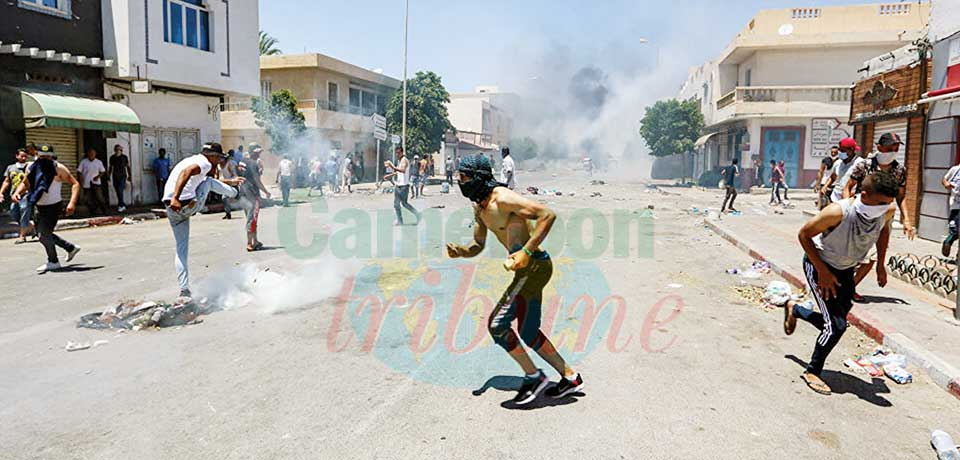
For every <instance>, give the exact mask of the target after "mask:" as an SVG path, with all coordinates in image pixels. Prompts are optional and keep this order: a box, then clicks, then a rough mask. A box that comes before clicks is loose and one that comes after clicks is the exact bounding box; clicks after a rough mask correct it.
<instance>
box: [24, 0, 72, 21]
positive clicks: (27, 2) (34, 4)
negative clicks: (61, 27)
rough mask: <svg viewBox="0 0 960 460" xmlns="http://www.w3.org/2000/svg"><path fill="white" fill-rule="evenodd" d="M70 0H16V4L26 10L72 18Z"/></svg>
mask: <svg viewBox="0 0 960 460" xmlns="http://www.w3.org/2000/svg"><path fill="white" fill-rule="evenodd" d="M71 3H72V0H17V6H19V7H20V8H23V9H27V10H33V11H37V12H40V13H46V14H49V15H52V16H59V17H61V18H64V19H73V9H72V8H71Z"/></svg>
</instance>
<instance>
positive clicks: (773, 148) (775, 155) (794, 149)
mask: <svg viewBox="0 0 960 460" xmlns="http://www.w3.org/2000/svg"><path fill="white" fill-rule="evenodd" d="M801 142H803V134H802V131H801V130H800V128H766V129H765V130H764V131H763V165H764V166H765V168H764V169H767V170H769V169H770V160H774V161H776V162H777V163H780V160H783V167H784V170H785V171H784V172H785V173H786V176H787V185H788V186H790V187H791V188H794V187H796V186H797V174H799V172H800V143H801ZM764 176H765V177H766V183H767V184H769V183H770V171H766V173H765V174H764Z"/></svg>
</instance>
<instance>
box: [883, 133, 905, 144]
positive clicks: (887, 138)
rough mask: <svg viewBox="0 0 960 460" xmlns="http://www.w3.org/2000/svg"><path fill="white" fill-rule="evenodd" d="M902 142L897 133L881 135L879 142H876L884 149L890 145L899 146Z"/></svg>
mask: <svg viewBox="0 0 960 460" xmlns="http://www.w3.org/2000/svg"><path fill="white" fill-rule="evenodd" d="M902 143H903V142H902V141H901V140H900V136H899V135H897V133H883V135H882V136H880V140H878V141H877V144H879V145H882V146H884V147H889V146H891V145H900V144H902Z"/></svg>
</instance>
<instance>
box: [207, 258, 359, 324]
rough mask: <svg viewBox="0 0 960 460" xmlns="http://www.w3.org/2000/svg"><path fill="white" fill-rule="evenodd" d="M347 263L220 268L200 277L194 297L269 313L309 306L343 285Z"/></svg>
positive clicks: (228, 306) (327, 296) (248, 264)
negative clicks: (292, 268)
mask: <svg viewBox="0 0 960 460" xmlns="http://www.w3.org/2000/svg"><path fill="white" fill-rule="evenodd" d="M346 265H347V264H346V263H337V262H324V263H322V264H320V263H313V264H308V265H304V266H302V267H298V268H297V269H296V270H295V271H286V272H280V271H277V270H275V269H271V268H261V267H259V266H258V265H256V264H254V263H247V264H244V265H241V266H239V267H233V268H231V269H228V270H219V271H216V272H214V273H212V274H211V275H210V276H207V277H205V278H203V279H202V280H200V282H199V283H198V285H197V286H198V287H197V288H196V289H195V298H197V299H206V302H207V303H208V304H209V305H212V306H215V307H219V308H223V309H228V310H229V309H235V308H255V309H257V310H258V311H261V312H263V313H266V314H274V313H281V312H284V311H289V310H298V309H304V308H310V307H314V306H318V305H320V304H322V303H323V302H324V301H326V300H328V299H331V298H333V297H335V296H336V295H337V294H338V293H339V291H340V288H341V287H342V285H343V281H344V277H345V274H346V273H350V270H348V268H349V267H347V266H346Z"/></svg>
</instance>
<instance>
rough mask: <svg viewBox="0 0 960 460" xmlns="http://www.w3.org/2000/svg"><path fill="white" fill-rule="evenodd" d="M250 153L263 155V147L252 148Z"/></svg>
mask: <svg viewBox="0 0 960 460" xmlns="http://www.w3.org/2000/svg"><path fill="white" fill-rule="evenodd" d="M250 151H251V152H253V153H261V152H263V147H260V146H259V145H258V146H256V147H250Z"/></svg>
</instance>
